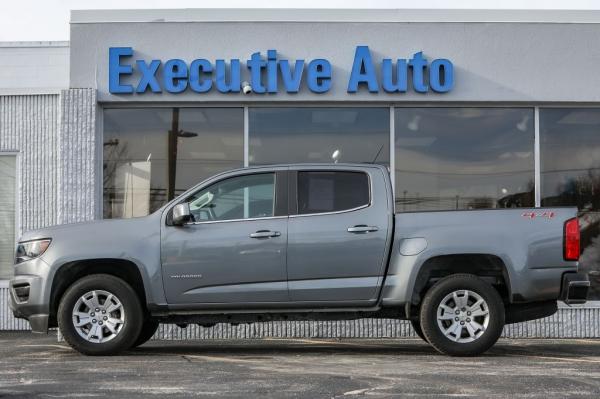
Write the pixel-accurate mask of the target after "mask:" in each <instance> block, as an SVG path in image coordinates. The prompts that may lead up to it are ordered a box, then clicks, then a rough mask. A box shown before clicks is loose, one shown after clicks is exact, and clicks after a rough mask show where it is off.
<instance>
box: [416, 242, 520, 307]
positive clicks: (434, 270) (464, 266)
mask: <svg viewBox="0 0 600 399" xmlns="http://www.w3.org/2000/svg"><path fill="white" fill-rule="evenodd" d="M458 273H468V274H473V275H476V276H478V277H481V278H483V279H484V280H486V281H488V282H489V283H490V284H492V285H493V286H494V287H495V288H496V289H497V290H498V292H499V294H500V297H501V298H502V300H503V301H505V303H508V302H511V295H512V292H511V284H510V274H509V271H508V267H507V265H506V262H505V261H504V260H503V259H502V258H501V257H500V256H498V255H494V254H489V253H455V254H444V255H436V256H432V257H430V258H427V259H426V260H424V261H423V262H422V264H421V265H420V267H419V268H418V272H417V273H416V277H415V278H414V282H413V284H412V289H411V291H410V302H409V303H408V304H407V305H410V307H418V306H419V304H420V303H421V301H422V300H423V297H424V295H425V292H426V291H427V289H429V287H431V285H433V284H434V283H435V282H436V281H438V280H439V279H441V278H444V277H446V276H449V275H451V274H458ZM407 310H409V309H407ZM409 313H411V314H412V313H414V312H412V311H409Z"/></svg>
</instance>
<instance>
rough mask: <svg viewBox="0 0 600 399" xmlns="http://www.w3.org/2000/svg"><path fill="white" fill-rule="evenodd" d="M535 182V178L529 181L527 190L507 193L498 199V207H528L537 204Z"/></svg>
mask: <svg viewBox="0 0 600 399" xmlns="http://www.w3.org/2000/svg"><path fill="white" fill-rule="evenodd" d="M534 188H535V183H534V182H533V179H531V180H529V181H528V182H527V189H526V191H523V192H520V193H515V194H511V195H507V196H505V197H502V198H500V199H499V200H498V208H526V207H532V206H535V198H534V197H535V194H534Z"/></svg>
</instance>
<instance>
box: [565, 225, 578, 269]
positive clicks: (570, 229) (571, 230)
mask: <svg viewBox="0 0 600 399" xmlns="http://www.w3.org/2000/svg"><path fill="white" fill-rule="evenodd" d="M564 233H565V234H564V238H563V245H564V248H563V257H564V258H565V260H579V221H578V220H577V218H573V219H569V220H567V221H566V222H565V231H564Z"/></svg>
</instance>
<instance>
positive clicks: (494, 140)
mask: <svg viewBox="0 0 600 399" xmlns="http://www.w3.org/2000/svg"><path fill="white" fill-rule="evenodd" d="M395 128H396V131H395V143H396V152H395V157H396V160H395V164H396V194H397V197H398V198H401V197H403V196H404V191H406V196H407V197H414V196H417V194H418V196H420V197H423V196H437V195H439V196H442V197H452V196H455V195H459V196H461V197H491V198H495V199H497V198H501V197H504V196H505V195H510V194H515V193H521V192H525V191H529V190H531V183H532V182H533V178H534V176H533V166H534V165H533V163H534V157H533V145H534V143H533V139H534V137H533V136H534V132H533V111H532V110H531V109H527V108H523V109H519V108H516V109H503V108H397V109H396V118H395Z"/></svg>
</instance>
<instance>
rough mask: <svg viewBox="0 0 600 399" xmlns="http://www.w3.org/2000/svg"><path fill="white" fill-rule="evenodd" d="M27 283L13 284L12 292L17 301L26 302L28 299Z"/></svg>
mask: <svg viewBox="0 0 600 399" xmlns="http://www.w3.org/2000/svg"><path fill="white" fill-rule="evenodd" d="M29 288H30V287H29V284H27V283H26V284H19V285H15V286H13V292H14V293H15V298H17V300H18V301H19V302H27V301H28V300H29Z"/></svg>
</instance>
